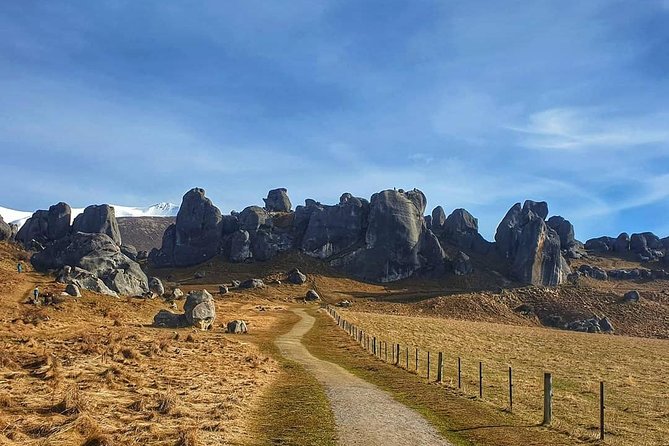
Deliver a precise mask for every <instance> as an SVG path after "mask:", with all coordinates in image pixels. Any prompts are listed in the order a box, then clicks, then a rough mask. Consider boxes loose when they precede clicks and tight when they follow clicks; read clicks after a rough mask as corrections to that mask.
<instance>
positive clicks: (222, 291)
mask: <svg viewBox="0 0 669 446" xmlns="http://www.w3.org/2000/svg"><path fill="white" fill-rule="evenodd" d="M228 291H229V290H228V287H227V286H226V285H219V286H218V294H228Z"/></svg>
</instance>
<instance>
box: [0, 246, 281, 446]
mask: <svg viewBox="0 0 669 446" xmlns="http://www.w3.org/2000/svg"><path fill="white" fill-rule="evenodd" d="M14 251H15V248H13V247H11V246H9V245H5V244H1V243H0V292H2V293H3V305H2V306H1V307H0V444H2V445H5V444H6V445H26V446H33V445H35V446H37V445H40V446H41V445H46V444H48V445H53V446H61V445H63V446H64V445H89V446H92V445H111V444H114V445H117V444H124V445H143V444H152V445H159V446H160V445H164V446H168V445H169V446H174V445H175V444H182V445H203V446H204V445H218V444H230V443H234V444H244V443H248V442H251V441H253V438H254V435H255V434H254V433H253V432H251V431H250V429H249V427H248V420H247V419H246V417H244V416H242V415H243V414H244V413H246V412H248V411H249V410H250V409H251V408H254V407H255V404H256V403H255V402H256V400H257V399H258V398H259V397H260V395H261V393H263V392H264V391H265V389H266V388H268V387H269V386H270V385H271V384H272V383H273V382H274V380H275V379H276V377H277V376H278V364H277V362H276V361H274V360H273V359H271V358H269V357H268V355H267V354H266V353H264V352H262V351H261V350H260V348H258V346H257V345H256V343H257V339H258V336H260V335H261V334H262V333H271V332H272V330H273V329H274V327H275V326H276V325H277V324H278V323H279V321H280V320H282V318H283V317H284V316H283V313H284V312H283V311H279V310H277V311H264V312H259V311H257V310H256V309H255V303H254V304H251V303H248V302H246V303H240V302H236V301H234V300H230V299H228V300H225V301H219V302H217V304H216V305H217V311H218V313H219V315H220V320H218V321H217V325H216V327H215V328H214V329H213V330H210V331H206V332H197V333H192V331H191V330H190V329H178V330H164V329H156V328H153V327H151V326H150V323H151V322H152V318H153V315H154V314H156V313H157V312H158V310H160V309H162V308H166V305H167V304H165V303H164V302H163V301H161V300H159V299H156V300H143V299H113V298H109V297H107V296H99V295H95V294H93V293H88V292H85V293H84V296H83V297H82V298H79V299H70V298H68V299H66V300H65V301H64V302H61V303H58V304H56V305H50V306H46V307H40V308H36V307H34V306H32V305H30V304H26V303H25V302H26V296H27V295H28V294H29V292H30V290H31V289H32V288H33V287H34V285H35V284H36V283H39V284H40V288H41V289H53V292H54V294H55V293H58V292H60V291H59V287H60V288H62V285H59V284H55V283H53V282H52V279H51V278H49V277H46V276H43V275H40V274H37V273H34V272H32V271H28V272H27V273H25V274H22V275H19V274H17V273H15V272H14V270H13V269H14V268H15V261H14V260H15V259H16V257H15V254H16V252H14ZM17 252H18V251H17ZM12 256H14V257H13V258H12ZM28 269H29V268H28ZM210 289H211V288H210ZM61 291H62V290H61ZM258 302H262V303H263V304H264V305H265V306H266V307H267V308H273V305H272V304H271V303H268V302H267V301H263V300H258ZM228 317H229V318H230V319H245V320H248V321H250V322H251V323H252V327H253V331H252V333H251V334H249V335H245V336H243V337H241V336H235V335H229V334H226V333H225V329H224V328H223V327H222V324H223V323H224V322H227V318H228ZM249 358H252V360H249ZM195 426H205V427H206V429H198V430H195V429H194V427H195ZM191 427H193V428H191Z"/></svg>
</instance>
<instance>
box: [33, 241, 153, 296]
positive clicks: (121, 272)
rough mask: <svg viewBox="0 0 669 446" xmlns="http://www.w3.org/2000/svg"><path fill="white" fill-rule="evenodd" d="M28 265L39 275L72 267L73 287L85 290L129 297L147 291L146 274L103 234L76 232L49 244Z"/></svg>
mask: <svg viewBox="0 0 669 446" xmlns="http://www.w3.org/2000/svg"><path fill="white" fill-rule="evenodd" d="M30 261H31V263H32V264H33V266H34V267H35V268H36V269H37V270H40V271H46V270H59V269H61V268H63V267H65V266H69V267H71V268H72V270H73V271H76V272H77V277H73V278H71V280H72V283H75V284H76V285H78V286H79V287H81V288H84V289H88V290H92V291H96V292H103V293H105V294H116V293H118V294H123V295H130V296H138V295H142V294H144V293H145V292H147V291H148V280H147V277H146V274H144V272H143V271H142V269H141V268H140V266H139V265H138V264H137V263H136V262H134V261H133V260H131V259H130V258H128V257H127V256H126V255H124V254H123V253H122V252H121V249H120V247H119V245H118V244H117V243H115V242H114V240H112V239H111V238H110V237H109V236H107V235H106V234H101V233H83V232H76V233H74V234H72V235H69V236H67V237H64V238H62V239H60V240H58V241H55V242H53V243H51V244H49V245H48V246H46V248H45V249H44V250H43V251H40V252H38V253H35V254H34V255H33V256H32V257H31V259H30ZM77 268H78V269H79V270H77ZM75 280H76V282H75ZM100 281H101V282H102V283H103V284H104V285H105V287H106V288H108V290H111V293H110V292H109V291H108V290H106V289H105V288H104V287H102V286H101V284H100V283H99V282H100Z"/></svg>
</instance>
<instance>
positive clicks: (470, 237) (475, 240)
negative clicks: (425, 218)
mask: <svg viewBox="0 0 669 446" xmlns="http://www.w3.org/2000/svg"><path fill="white" fill-rule="evenodd" d="M442 226H443V229H442V233H443V237H444V238H445V239H446V240H447V241H448V242H450V243H453V244H454V245H455V246H457V247H458V248H461V249H465V250H467V251H472V252H475V253H478V254H486V253H487V252H488V251H490V249H491V247H492V243H490V242H488V241H487V240H485V239H484V238H483V236H481V234H479V222H478V219H476V218H475V217H474V216H473V215H472V214H470V213H469V212H468V211H467V210H466V209H456V210H454V211H453V212H451V214H450V215H449V216H448V217H447V218H446V220H445V221H444V224H443V225H442Z"/></svg>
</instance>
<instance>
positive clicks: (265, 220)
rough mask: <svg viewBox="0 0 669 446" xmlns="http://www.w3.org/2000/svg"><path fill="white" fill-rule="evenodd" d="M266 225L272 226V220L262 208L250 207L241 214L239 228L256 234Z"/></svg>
mask: <svg viewBox="0 0 669 446" xmlns="http://www.w3.org/2000/svg"><path fill="white" fill-rule="evenodd" d="M266 225H271V219H270V217H269V215H268V214H267V211H266V210H265V209H263V208H261V207H260V206H248V207H246V208H244V210H243V211H242V212H241V213H240V214H239V228H240V229H242V230H244V231H248V232H255V231H257V230H258V229H259V228H261V227H262V226H266Z"/></svg>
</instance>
